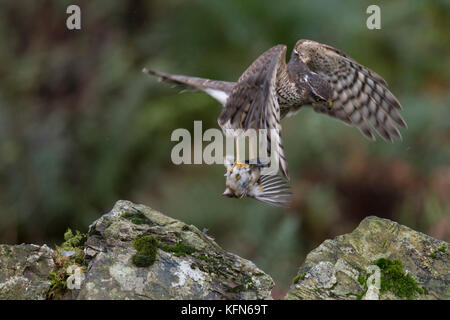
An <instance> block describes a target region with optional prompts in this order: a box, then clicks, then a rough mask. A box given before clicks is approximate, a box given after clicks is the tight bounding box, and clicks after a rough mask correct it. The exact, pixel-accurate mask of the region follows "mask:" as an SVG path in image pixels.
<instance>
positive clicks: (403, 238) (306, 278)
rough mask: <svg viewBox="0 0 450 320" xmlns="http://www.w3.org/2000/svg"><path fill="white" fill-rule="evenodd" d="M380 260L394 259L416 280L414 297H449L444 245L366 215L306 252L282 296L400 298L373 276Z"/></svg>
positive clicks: (449, 266) (449, 249)
mask: <svg viewBox="0 0 450 320" xmlns="http://www.w3.org/2000/svg"><path fill="white" fill-rule="evenodd" d="M381 258H385V259H388V260H389V261H394V260H396V259H397V260H398V261H399V262H400V263H401V265H402V268H403V269H404V272H405V275H409V276H410V277H412V278H413V279H414V280H415V281H417V287H418V289H417V290H418V291H417V292H414V297H413V298H415V299H450V246H449V244H448V243H447V242H445V241H441V240H437V239H434V238H432V237H430V236H427V235H425V234H423V233H420V232H417V231H414V230H412V229H410V228H408V227H405V226H402V225H400V224H398V223H396V222H393V221H390V220H387V219H381V218H377V217H367V218H365V219H364V220H363V221H362V222H361V223H360V225H359V226H358V227H357V228H356V229H355V230H354V231H353V232H352V233H349V234H345V235H341V236H338V237H336V238H334V239H332V240H326V241H324V242H323V243H322V244H321V245H320V246H319V247H318V248H316V249H315V250H313V251H311V252H310V253H309V254H308V256H307V257H306V260H305V262H304V263H303V265H302V266H301V267H300V268H299V271H298V274H297V276H296V277H295V278H294V281H293V282H294V283H293V284H292V285H291V288H290V290H289V292H288V294H287V296H286V299H358V298H360V299H371V300H376V299H400V298H404V297H399V296H398V295H396V294H394V293H393V292H391V291H390V290H384V292H382V290H380V289H381V284H382V281H381V280H382V279H381V280H380V282H377V281H376V279H375V278H376V277H377V275H376V272H377V270H378V272H379V275H381V274H382V272H380V269H378V268H377V266H375V264H374V262H375V261H377V260H378V259H381ZM379 278H381V276H380V277H379ZM394 284H395V283H394ZM395 285H397V284H395ZM401 285H403V286H404V284H402V283H400V284H398V286H399V287H401ZM407 289H408V288H406V289H405V290H407ZM419 291H420V292H419ZM422 291H423V292H422Z"/></svg>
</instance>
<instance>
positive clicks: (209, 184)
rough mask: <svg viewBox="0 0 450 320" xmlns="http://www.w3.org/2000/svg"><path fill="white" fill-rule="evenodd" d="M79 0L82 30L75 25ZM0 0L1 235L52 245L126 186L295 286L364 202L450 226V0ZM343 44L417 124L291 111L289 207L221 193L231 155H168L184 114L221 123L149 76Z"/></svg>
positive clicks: (404, 219)
mask: <svg viewBox="0 0 450 320" xmlns="http://www.w3.org/2000/svg"><path fill="white" fill-rule="evenodd" d="M69 4H78V5H79V6H80V7H81V11H82V29H81V30H80V31H69V30H67V28H66V27H65V20H66V18H67V16H68V15H67V14H66V8H67V6H68V5H69ZM370 4H373V2H372V1H346V2H345V3H344V2H337V1H324V0H316V1H298V0H287V1H261V0H258V1H257V0H246V1H239V0H233V1H230V0H228V1H211V0H198V1H194V0H152V1H144V0H141V1H139V0H135V1H106V0H94V1H87V0H86V1H68V0H67V1H66V0H64V1H56V0H55V1H48V0H47V1H45V0H44V1H31V0H29V1H8V0H7V1H2V2H1V4H0V38H1V39H2V46H1V47H0V61H1V64H0V243H20V242H31V243H43V242H47V243H57V242H61V238H62V235H63V234H64V230H66V229H67V227H71V228H73V229H80V230H83V231H85V230H87V227H88V225H89V223H90V222H92V221H93V220H94V219H95V218H97V217H99V216H100V215H101V214H102V213H105V212H107V211H109V209H110V208H111V207H112V206H113V204H114V202H115V201H116V200H118V199H128V200H131V201H134V202H139V203H143V204H146V205H149V206H151V207H153V208H155V209H158V210H160V211H162V212H163V213H165V214H167V215H170V216H172V217H175V218H179V219H182V220H183V221H185V222H187V223H192V224H195V225H196V226H198V227H199V228H203V227H205V228H208V229H209V234H210V235H211V236H213V237H215V238H216V240H217V241H218V242H219V243H220V244H221V245H222V246H223V247H224V248H225V249H227V250H230V251H232V252H235V253H237V254H239V255H241V256H243V257H246V258H248V259H251V260H253V261H254V262H255V263H256V264H257V265H258V266H260V267H261V268H262V269H263V270H264V271H266V272H268V273H270V274H271V275H272V276H273V277H274V278H275V280H276V283H277V287H276V289H275V291H274V296H275V297H277V296H279V295H281V294H283V293H284V292H285V291H286V290H287V287H288V286H289V284H290V282H291V279H292V277H293V275H294V274H295V272H296V268H297V267H298V266H299V265H300V263H301V262H302V260H303V259H304V257H305V255H306V254H307V253H308V251H309V250H311V249H313V248H314V247H315V246H317V245H318V244H320V243H321V242H322V241H323V240H325V239H326V238H328V237H333V236H336V235H338V234H342V233H345V232H349V231H351V230H352V229H353V228H355V227H356V225H357V224H358V223H359V222H360V221H361V220H362V219H363V218H364V217H365V216H368V215H377V216H381V217H387V218H391V219H394V220H396V221H398V222H400V223H403V224H406V225H408V226H410V227H412V228H415V229H418V230H420V231H423V232H425V233H428V234H430V235H432V236H434V237H438V238H440V239H444V240H447V241H449V240H450V200H449V199H450V109H449V98H450V90H449V89H450V59H449V57H450V37H449V34H448V32H449V30H450V3H449V1H445V0H441V1H437V0H436V1H420V0H415V1H406V0H405V1H390V2H387V1H383V2H380V3H379V5H380V7H381V24H382V29H381V30H368V29H367V27H366V19H367V17H368V15H367V14H366V8H367V6H368V5H370ZM302 38H303V39H312V40H316V41H319V42H323V43H327V44H329V45H332V46H335V47H337V48H339V49H341V50H343V51H344V52H346V53H347V54H349V55H351V56H352V57H353V58H355V59H356V60H357V61H359V62H360V63H362V64H364V65H366V66H368V67H369V68H371V69H373V70H375V71H376V72H377V73H379V74H381V75H382V76H383V77H384V78H385V79H386V80H387V81H388V83H389V85H390V88H391V90H392V91H393V92H394V94H395V95H396V96H397V97H398V99H399V100H400V101H401V103H402V105H403V107H404V111H403V115H404V117H405V119H406V121H407V123H408V125H409V129H408V130H402V134H403V136H404V140H403V142H397V143H394V144H389V143H386V142H383V141H381V139H378V140H377V142H369V141H367V140H365V139H364V137H363V136H362V135H361V134H360V133H359V132H358V131H357V130H356V129H354V128H350V127H347V126H344V125H342V124H341V123H339V122H337V121H335V120H332V119H329V118H327V117H325V116H323V115H319V114H316V113H314V112H313V111H312V110H310V109H305V110H304V111H301V112H300V113H299V114H298V115H297V116H295V117H292V118H289V119H286V120H284V124H283V134H284V142H285V149H286V153H287V158H288V162H289V168H290V171H291V176H292V183H291V184H292V187H293V190H294V197H293V205H292V208H291V209H288V210H282V209H277V208H272V207H269V206H267V205H264V204H262V203H258V202H256V201H253V200H251V199H246V200H236V199H228V198H225V197H222V196H221V193H222V192H223V189H224V177H223V174H224V172H225V169H224V167H223V166H221V165H213V166H206V165H191V166H175V165H173V164H172V163H171V162H170V151H171V148H172V147H173V146H174V144H175V143H174V142H171V141H170V135H171V132H172V131H173V130H174V129H176V128H187V129H189V130H192V129H193V121H194V120H202V121H203V128H204V129H206V128H209V127H217V122H216V119H217V116H218V114H219V111H220V109H219V104H218V103H217V102H216V101H214V100H213V99H211V98H210V97H208V96H206V95H204V94H201V93H185V94H181V95H180V94H179V93H178V90H174V89H171V88H170V87H169V86H167V85H165V84H161V83H158V82H156V81H155V79H151V78H149V77H147V76H145V75H144V74H142V73H141V69H142V68H143V67H144V66H147V67H151V68H153V69H156V70H161V71H166V72H172V73H179V74H188V75H195V76H201V77H207V78H213V79H223V80H229V81H235V80H236V79H237V78H238V77H239V75H240V74H241V73H242V72H243V70H245V68H246V67H247V66H248V65H249V64H250V63H251V62H252V61H253V60H254V59H255V58H256V57H257V56H258V55H259V54H261V53H262V52H263V51H265V50H267V49H268V48H270V47H271V46H273V45H276V44H279V43H284V44H287V45H288V50H291V49H292V46H293V45H294V44H295V42H296V41H297V40H298V39H302Z"/></svg>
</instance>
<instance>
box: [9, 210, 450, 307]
mask: <svg viewBox="0 0 450 320" xmlns="http://www.w3.org/2000/svg"><path fill="white" fill-rule="evenodd" d="M64 238H65V242H64V243H63V244H61V246H57V247H56V248H55V249H54V250H52V249H50V248H49V247H47V246H46V245H44V246H36V245H28V244H22V245H0V299H271V290H272V287H273V285H274V282H273V280H272V278H271V277H270V276H268V275H267V274H265V273H264V272H263V271H261V270H260V269H258V268H257V267H256V266H255V265H254V264H253V263H252V262H251V261H248V260H246V259H243V258H241V257H238V256H237V255H235V254H232V253H229V252H226V251H225V250H223V249H222V248H221V247H220V246H219V245H218V244H217V243H216V242H214V240H213V239H212V238H210V237H209V236H208V235H207V234H206V233H204V232H202V231H200V230H198V229H197V228H196V227H194V226H192V225H187V224H185V223H183V222H181V221H179V220H175V219H172V218H170V217H167V216H165V215H163V214H161V213H159V212H157V211H155V210H153V209H151V208H149V207H146V206H143V205H137V204H133V203H131V202H129V201H118V202H117V203H116V205H115V206H114V208H113V210H112V211H111V212H109V213H107V214H105V215H103V216H102V217H100V218H99V219H98V220H96V221H95V222H94V223H92V225H91V226H90V227H89V231H88V233H87V234H81V233H79V232H75V233H73V232H72V231H71V230H68V232H66V234H65V235H64ZM449 256H450V255H449V244H448V243H446V242H444V241H440V240H437V239H434V238H431V237H429V236H427V235H425V234H422V233H420V232H417V231H414V230H412V229H409V228H407V227H405V226H402V225H399V224H397V223H395V222H392V221H390V220H386V219H380V218H377V217H368V218H366V219H364V220H363V221H362V222H361V224H360V225H359V226H358V228H356V229H355V230H354V231H353V232H352V233H350V234H346V235H342V236H338V237H336V238H335V239H333V240H326V241H324V242H323V243H322V244H321V245H320V246H319V247H318V248H317V249H315V250H313V251H312V252H311V253H310V254H308V256H307V258H306V260H305V262H304V264H303V265H302V266H301V267H300V268H299V271H298V274H297V276H295V278H294V280H293V284H292V286H291V288H290V290H289V292H288V294H287V296H286V299H450V289H449V288H450V273H449V272H450V271H449V270H450V269H449V266H450V257H449Z"/></svg>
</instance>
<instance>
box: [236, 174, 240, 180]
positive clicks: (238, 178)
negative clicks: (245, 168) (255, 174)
mask: <svg viewBox="0 0 450 320" xmlns="http://www.w3.org/2000/svg"><path fill="white" fill-rule="evenodd" d="M236 180H237V181H239V180H241V175H240V174H239V173H238V174H237V175H236Z"/></svg>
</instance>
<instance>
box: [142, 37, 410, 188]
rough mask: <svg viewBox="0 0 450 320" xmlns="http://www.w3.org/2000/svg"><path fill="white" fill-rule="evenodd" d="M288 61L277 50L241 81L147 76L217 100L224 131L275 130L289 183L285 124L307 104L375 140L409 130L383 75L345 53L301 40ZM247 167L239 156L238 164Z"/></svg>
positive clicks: (281, 50)
mask: <svg viewBox="0 0 450 320" xmlns="http://www.w3.org/2000/svg"><path fill="white" fill-rule="evenodd" d="M285 59H286V46H285V45H277V46H275V47H272V48H270V49H269V50H267V51H266V52H264V53H263V54H262V55H261V56H259V57H258V58H257V59H256V60H255V61H254V62H253V63H252V64H251V65H250V66H249V67H248V68H247V70H245V72H244V73H243V74H242V75H241V77H240V78H239V79H238V81H237V82H227V81H216V80H209V79H204V78H196V77H189V76H183V75H173V74H167V73H162V72H157V71H152V70H147V69H144V70H143V71H144V72H146V73H148V74H151V75H155V76H157V77H159V79H160V80H162V81H166V82H170V83H174V84H177V85H182V86H187V87H189V88H193V89H197V90H201V91H204V92H206V93H207V94H209V95H210V96H212V97H213V98H215V99H216V100H218V101H219V102H220V103H221V104H222V106H223V108H222V112H221V114H220V116H219V119H218V122H219V125H220V126H221V128H222V129H223V130H225V129H243V131H245V130H248V129H271V130H267V132H270V131H275V133H276V134H275V141H274V142H275V143H274V145H275V146H276V148H275V150H271V147H270V146H271V143H270V135H267V139H268V143H267V148H268V150H267V151H268V155H269V156H270V155H271V154H273V155H274V156H275V157H276V159H277V160H278V162H279V165H280V170H281V172H282V174H283V175H284V176H285V177H286V178H289V173H288V167H287V161H286V157H285V155H284V149H283V144H282V139H281V124H280V120H281V119H282V118H284V117H285V116H290V115H293V114H295V113H297V111H298V110H299V109H300V108H301V107H303V106H305V105H310V106H312V107H313V109H314V110H315V111H316V112H320V113H324V114H326V115H328V116H330V117H333V118H335V119H338V120H341V121H343V122H344V123H346V124H348V125H351V126H355V127H357V128H358V129H359V130H360V131H361V132H362V133H363V135H364V136H366V137H367V138H369V139H372V140H375V136H374V134H373V130H375V131H376V132H377V133H378V134H379V135H380V136H381V137H382V138H383V139H385V140H387V141H394V140H396V139H401V134H400V132H399V130H398V128H397V126H396V125H398V126H400V127H404V128H406V122H405V121H404V120H403V118H402V116H401V115H400V113H399V111H400V110H401V109H402V107H401V105H400V103H399V102H398V100H397V99H396V98H395V96H394V95H393V94H392V93H391V92H390V91H389V90H388V89H387V83H386V81H385V80H384V79H383V78H382V77H381V76H379V75H378V74H376V73H375V72H373V71H372V70H370V69H368V68H366V67H364V66H362V65H361V64H359V63H358V62H356V61H355V60H354V59H352V58H351V57H349V56H348V55H346V54H345V53H343V52H342V51H340V50H338V49H335V48H333V47H331V46H329V45H326V44H321V43H318V42H315V41H311V40H299V41H297V43H296V45H295V47H294V49H293V51H292V54H291V57H290V60H289V62H288V63H287V64H286V61H285ZM243 164H244V163H242V162H241V161H240V159H239V157H237V158H236V162H235V165H238V166H241V167H242V165H243ZM228 193H229V192H228Z"/></svg>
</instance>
